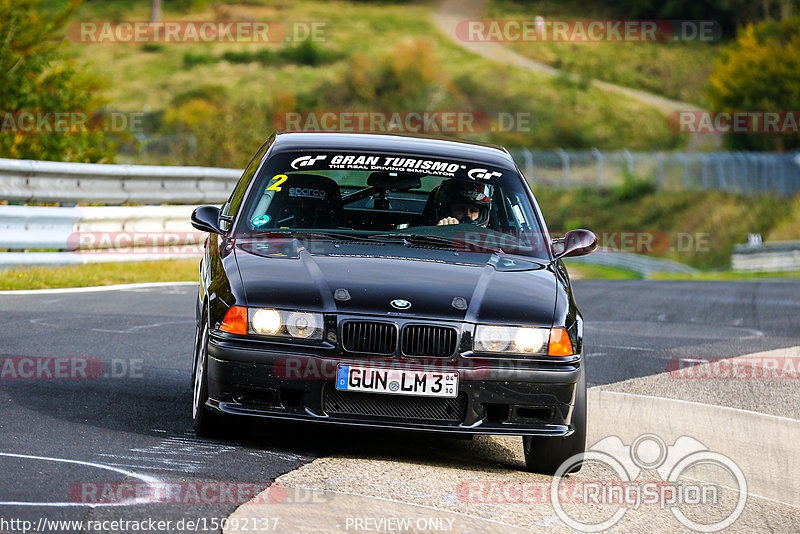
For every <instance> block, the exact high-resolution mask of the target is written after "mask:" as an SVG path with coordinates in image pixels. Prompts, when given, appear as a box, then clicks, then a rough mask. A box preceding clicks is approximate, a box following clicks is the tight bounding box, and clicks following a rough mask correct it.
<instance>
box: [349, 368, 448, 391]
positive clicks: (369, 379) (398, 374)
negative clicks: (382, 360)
mask: <svg viewBox="0 0 800 534" xmlns="http://www.w3.org/2000/svg"><path fill="white" fill-rule="evenodd" d="M336 389H339V390H342V391H366V392H369V393H390V394H392V395H419V396H424V397H457V396H458V373H457V372H456V371H450V372H442V371H414V370H410V369H379V368H375V367H360V366H356V365H339V366H338V367H337V369H336Z"/></svg>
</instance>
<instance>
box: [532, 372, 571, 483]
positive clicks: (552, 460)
mask: <svg viewBox="0 0 800 534" xmlns="http://www.w3.org/2000/svg"><path fill="white" fill-rule="evenodd" d="M575 388H576V391H575V407H574V409H573V412H572V427H573V428H574V429H575V430H574V432H572V434H570V435H569V436H566V437H563V438H562V437H556V438H551V437H538V436H523V438H522V444H523V447H524V450H525V467H526V468H527V469H528V471H533V472H534V473H541V474H543V475H552V474H554V473H555V472H556V470H557V469H558V467H559V466H560V465H561V464H562V463H563V462H564V461H565V460H567V459H568V458H570V457H571V456H573V455H575V454H582V453H583V452H585V450H586V369H583V371H582V372H581V378H580V379H579V380H578V383H577V384H575ZM581 467H582V463H581V462H576V463H574V465H573V467H572V468H571V469H569V471H567V473H577V472H578V471H580V470H581Z"/></svg>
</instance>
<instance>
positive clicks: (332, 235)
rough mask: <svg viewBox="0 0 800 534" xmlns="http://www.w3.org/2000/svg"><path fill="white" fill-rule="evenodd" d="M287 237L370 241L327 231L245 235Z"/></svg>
mask: <svg viewBox="0 0 800 534" xmlns="http://www.w3.org/2000/svg"><path fill="white" fill-rule="evenodd" d="M283 236H289V237H294V238H296V239H303V238H304V237H305V238H309V239H325V240H334V241H339V240H341V241H371V239H369V236H363V235H358V234H349V233H347V232H336V231H327V230H284V231H277V230H272V231H265V232H253V233H249V234H247V235H246V237H254V238H260V237H283Z"/></svg>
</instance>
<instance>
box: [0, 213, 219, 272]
mask: <svg viewBox="0 0 800 534" xmlns="http://www.w3.org/2000/svg"><path fill="white" fill-rule="evenodd" d="M193 209H194V206H114V207H111V206H99V207H94V206H92V207H72V208H56V207H47V206H0V249H8V250H9V251H8V252H2V253H0V268H10V267H16V266H18V265H26V266H27V265H69V264H79V263H94V262H103V261H143V260H156V259H170V258H187V257H199V256H200V254H201V251H202V246H201V245H200V244H201V243H202V242H203V240H204V239H205V236H206V234H205V233H203V232H198V231H197V230H195V229H194V228H193V227H192V226H191V223H190V222H189V217H190V215H191V213H192V210H193ZM43 249H44V250H48V249H50V250H55V251H52V252H36V251H41V250H43ZM31 250H33V251H34V252H29V251H31Z"/></svg>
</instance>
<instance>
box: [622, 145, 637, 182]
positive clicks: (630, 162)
mask: <svg viewBox="0 0 800 534" xmlns="http://www.w3.org/2000/svg"><path fill="white" fill-rule="evenodd" d="M620 152H622V155H623V156H624V157H625V160H626V161H627V163H628V174H630V175H631V176H633V170H634V169H633V154H631V152H630V150H628V149H627V148H623V149H622V150H621V151H620Z"/></svg>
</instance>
